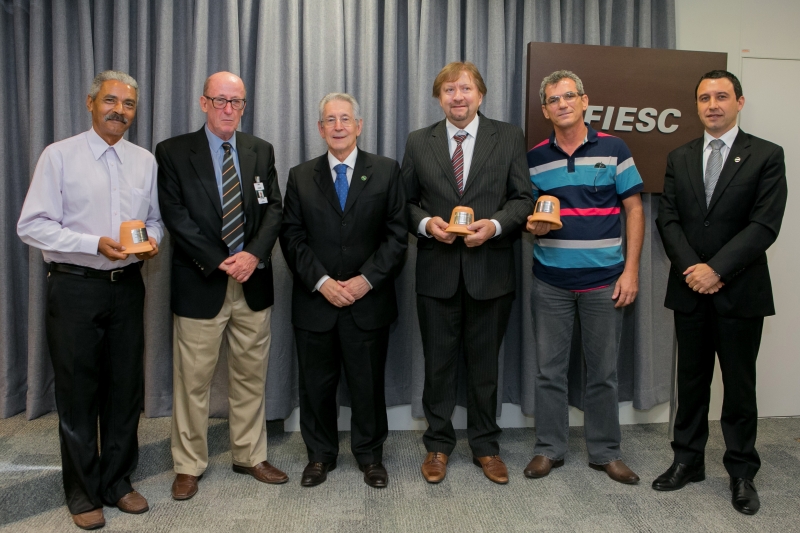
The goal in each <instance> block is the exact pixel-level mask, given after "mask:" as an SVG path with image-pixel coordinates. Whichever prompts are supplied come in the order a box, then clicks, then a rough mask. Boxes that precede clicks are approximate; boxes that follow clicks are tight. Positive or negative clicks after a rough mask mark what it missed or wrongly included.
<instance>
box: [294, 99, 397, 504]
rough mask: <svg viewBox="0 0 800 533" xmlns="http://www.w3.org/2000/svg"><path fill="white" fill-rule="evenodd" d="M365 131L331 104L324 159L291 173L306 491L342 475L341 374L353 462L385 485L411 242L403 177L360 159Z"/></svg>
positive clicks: (378, 160)
mask: <svg viewBox="0 0 800 533" xmlns="http://www.w3.org/2000/svg"><path fill="white" fill-rule="evenodd" d="M362 124H363V121H362V119H361V115H360V113H359V105H358V102H357V101H356V99H355V98H353V97H352V96H351V95H349V94H345V93H331V94H328V95H326V96H325V97H324V98H323V99H322V101H321V102H320V104H319V122H318V124H317V127H318V128H319V133H320V136H322V138H323V139H324V140H325V142H326V143H327V145H328V151H327V152H326V153H325V154H324V155H322V156H320V157H317V158H314V159H312V160H311V161H307V162H305V163H303V164H302V165H298V166H296V167H294V168H293V169H291V171H290V172H289V181H288V184H287V186H286V200H285V206H286V211H285V216H284V219H283V226H282V228H281V249H282V250H283V254H284V257H285V258H286V263H287V264H288V265H289V268H290V269H291V271H292V273H293V274H294V286H293V288H292V324H293V325H294V332H295V340H296V342H297V356H298V360H299V366H300V371H299V377H300V384H299V385H300V387H299V392H300V430H301V433H302V435H303V440H304V441H305V443H306V448H307V450H308V461H309V463H308V465H307V466H306V468H305V470H304V471H303V477H302V479H301V485H303V486H304V487H313V486H316V485H319V484H320V483H322V482H324V481H325V480H326V478H327V474H328V472H329V471H331V470H333V469H334V468H336V457H337V455H338V453H339V437H338V433H337V426H336V418H337V416H336V414H337V409H336V389H337V385H338V384H339V376H340V369H341V368H342V367H344V375H345V378H346V379H347V386H348V388H349V390H350V395H351V398H352V409H353V418H352V436H351V438H352V451H353V455H354V456H355V458H356V460H357V461H358V464H359V468H360V469H361V470H362V471H363V472H364V482H365V483H366V484H367V485H370V486H372V487H376V488H381V487H386V485H387V483H388V475H387V473H386V469H385V468H384V466H383V462H382V461H383V443H384V441H385V440H386V435H387V434H388V423H387V419H386V403H385V400H384V368H385V364H386V352H387V350H388V346H389V325H390V324H391V323H392V322H394V320H395V319H396V318H397V298H396V296H395V289H394V279H395V274H396V273H397V270H398V269H399V267H400V266H401V263H402V260H403V255H404V253H405V250H406V246H407V242H408V233H407V231H406V227H405V202H404V199H403V190H402V187H401V183H400V167H399V165H398V164H397V161H394V160H392V159H388V158H386V157H381V156H378V155H374V154H370V153H368V152H365V151H364V150H360V149H358V147H357V146H356V144H357V141H358V136H359V135H360V134H361V127H362Z"/></svg>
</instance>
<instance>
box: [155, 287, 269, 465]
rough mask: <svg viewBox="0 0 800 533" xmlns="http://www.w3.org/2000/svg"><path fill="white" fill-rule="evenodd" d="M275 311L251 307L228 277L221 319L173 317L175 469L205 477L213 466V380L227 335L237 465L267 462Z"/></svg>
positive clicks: (233, 441) (234, 457) (173, 450)
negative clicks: (269, 373) (210, 433)
mask: <svg viewBox="0 0 800 533" xmlns="http://www.w3.org/2000/svg"><path fill="white" fill-rule="evenodd" d="M271 311H272V309H271V308H267V309H265V310H263V311H259V312H254V311H252V310H251V309H250V308H249V307H248V305H247V302H246V301H245V298H244V292H243V290H242V285H241V284H240V283H238V282H236V281H235V280H234V279H233V278H229V279H228V289H227V292H226V294H225V302H224V303H223V304H222V309H220V312H219V314H218V315H217V316H216V317H214V318H211V319H205V320H201V319H194V318H186V317H181V316H177V315H175V316H174V330H173V378H172V379H173V394H172V447H171V448H172V460H173V462H174V464H175V472H176V473H178V474H189V475H192V476H200V475H201V474H202V473H203V472H205V470H206V467H207V466H208V406H209V398H210V388H211V378H212V377H213V375H214V369H215V367H216V366H217V359H218V358H219V349H220V345H221V344H222V336H223V335H225V337H226V338H227V340H228V345H229V350H228V403H229V413H228V422H229V425H230V440H231V452H232V455H233V463H234V464H236V465H240V466H248V467H249V466H255V465H256V464H258V463H260V462H261V461H266V459H267V424H266V420H265V410H264V384H265V382H266V379H267V361H268V359H269V345H270V315H271Z"/></svg>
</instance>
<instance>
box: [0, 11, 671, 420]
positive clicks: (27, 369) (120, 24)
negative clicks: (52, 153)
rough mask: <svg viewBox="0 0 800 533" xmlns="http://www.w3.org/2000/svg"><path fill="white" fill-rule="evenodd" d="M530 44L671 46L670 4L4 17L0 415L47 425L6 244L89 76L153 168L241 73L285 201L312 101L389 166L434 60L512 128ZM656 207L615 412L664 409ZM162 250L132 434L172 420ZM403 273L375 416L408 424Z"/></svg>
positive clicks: (34, 324) (416, 346)
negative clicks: (386, 412)
mask: <svg viewBox="0 0 800 533" xmlns="http://www.w3.org/2000/svg"><path fill="white" fill-rule="evenodd" d="M529 41H550V42H567V43H585V44H601V45H617V46H640V47H658V48H674V47H675V8H674V0H363V1H356V0H336V1H334V0H306V1H302V0H295V1H284V0H263V1H261V2H259V1H255V0H238V1H230V0H228V1H219V0H194V1H191V0H177V1H175V2H171V1H166V0H115V1H112V0H94V1H88V0H87V1H79V0H52V1H45V0H30V1H24V0H5V1H3V2H2V4H0V43H2V50H3V53H2V54H0V75H2V80H1V81H0V102H3V103H4V109H3V112H2V113H0V173H2V180H0V257H2V258H4V268H2V269H0V292H1V293H2V298H0V337H2V343H0V417H8V416H12V415H14V414H16V413H19V412H22V411H25V412H26V414H27V416H28V418H35V417H37V416H40V415H41V414H43V413H46V412H48V411H51V410H53V409H54V400H53V377H52V368H51V364H50V360H49V356H48V352H47V345H46V341H45V335H44V313H45V297H44V289H45V269H44V263H43V261H42V256H41V253H40V252H39V251H38V250H35V249H28V247H27V246H25V245H24V244H22V243H21V242H20V241H19V239H18V238H17V236H16V229H15V228H16V222H17V219H18V217H19V212H20V209H21V207H22V203H23V201H24V198H25V194H26V192H27V188H28V183H29V180H30V177H31V175H32V173H33V169H34V167H35V165H36V161H37V160H38V157H39V154H40V153H41V152H42V150H43V149H44V147H45V146H47V145H48V144H50V143H52V142H54V141H57V140H60V139H64V138H66V137H69V136H72V135H75V134H77V133H79V132H81V131H84V130H86V129H88V128H89V126H90V116H89V114H88V112H87V111H86V110H85V107H84V102H85V98H86V94H87V92H88V87H89V85H90V83H91V80H92V77H93V76H94V75H95V73H97V72H99V71H101V70H105V69H109V68H114V69H118V70H123V71H126V72H128V73H130V74H131V75H133V76H134V77H135V78H136V79H137V80H138V82H139V85H140V88H141V90H140V102H139V111H138V113H137V117H136V120H135V122H134V124H133V126H132V127H131V129H130V131H129V133H128V139H129V140H130V141H132V142H134V143H136V144H139V145H141V146H143V147H145V148H148V149H151V150H152V149H153V148H154V147H155V145H156V144H157V143H158V142H159V141H161V140H163V139H166V138H169V137H171V136H173V135H177V134H181V133H185V132H187V131H193V130H197V129H199V128H200V127H201V126H202V124H203V115H202V113H201V111H200V109H199V105H198V97H199V96H200V94H201V90H202V85H203V81H204V80H205V78H206V76H207V75H208V74H209V73H212V72H216V71H219V70H230V71H232V72H235V73H238V74H239V75H240V76H241V77H242V78H243V79H244V81H245V85H246V87H247V89H248V95H247V98H248V105H247V110H246V112H245V115H244V118H243V120H242V130H243V131H247V132H252V133H253V134H255V135H257V136H259V137H262V138H264V139H267V140H268V141H270V142H271V143H272V144H273V145H274V146H275V150H276V158H277V167H278V174H279V176H280V181H281V186H282V187H283V186H285V183H286V178H287V175H288V170H289V168H290V167H292V166H294V165H297V164H299V163H301V162H303V161H305V160H308V159H310V158H312V157H316V156H318V155H321V154H322V153H324V150H325V146H324V144H323V142H322V140H321V139H320V138H319V136H318V133H317V131H316V124H315V122H316V118H317V103H318V102H319V99H320V98H321V97H322V96H323V95H324V94H325V93H327V92H330V91H347V92H349V93H352V94H354V95H355V96H356V97H357V98H358V99H359V101H360V103H361V106H362V110H363V116H364V124H365V127H364V131H363V135H362V137H361V139H360V143H359V145H360V146H361V148H363V149H365V150H367V151H370V152H377V153H379V154H382V155H385V156H389V157H393V158H395V159H398V160H402V156H403V150H404V145H405V139H406V135H407V134H408V132H409V131H412V130H414V129H417V128H420V127H423V126H426V125H428V124H430V123H432V122H434V121H437V120H440V119H441V118H442V113H441V109H440V108H439V106H438V104H437V102H436V101H435V100H434V99H433V98H431V95H430V90H431V89H430V88H431V85H432V82H433V78H434V76H435V75H436V73H437V72H438V71H439V69H440V68H441V67H442V66H443V65H444V64H446V63H447V62H449V61H453V60H461V59H463V60H469V61H473V62H474V63H476V64H477V65H478V67H479V69H480V70H481V72H482V73H483V76H484V79H485V80H486V82H487V86H488V94H487V96H486V98H485V99H484V104H483V107H482V111H483V112H484V113H485V114H486V115H487V116H489V117H492V118H495V119H500V120H505V121H508V122H512V123H515V124H518V125H520V126H522V125H523V114H524V109H525V104H524V89H525V77H524V72H525V69H524V65H525V62H526V57H525V50H526V44H527V43H528V42H529ZM588 92H590V93H591V88H588ZM657 200H658V198H657V196H651V195H644V204H645V213H646V215H647V232H646V237H645V246H644V251H643V257H642V270H641V274H640V275H641V287H640V293H639V299H638V300H637V302H636V303H635V305H634V306H632V307H631V308H629V309H628V310H627V312H626V316H625V331H624V334H623V345H622V347H621V350H620V400H632V401H633V404H634V407H636V408H641V409H647V408H650V407H652V406H653V405H656V404H658V403H661V402H665V401H668V400H669V397H670V380H671V363H672V347H673V340H672V325H671V324H672V322H671V316H670V314H669V313H668V312H667V311H666V310H664V308H663V306H662V302H663V296H664V291H665V285H666V275H667V261H666V258H665V256H664V252H663V248H662V246H661V243H660V241H659V238H658V234H657V232H656V231H655V226H654V224H653V221H654V218H655V211H656V204H657ZM412 241H413V238H412ZM169 250H170V246H169V243H168V238H167V242H166V243H165V245H164V246H162V253H161V254H160V256H159V257H158V258H157V259H156V260H153V261H149V262H148V263H147V266H146V267H145V269H144V271H143V272H144V275H145V282H146V285H147V301H146V311H145V333H146V337H147V340H146V353H145V414H146V415H147V416H166V415H169V414H170V411H171V404H172V400H171V398H172V340H171V335H172V333H171V329H172V324H171V322H172V320H171V313H170V311H169V284H170V280H169V268H168V267H169ZM517 253H518V256H519V267H520V268H519V269H518V272H517V275H518V291H517V299H516V301H515V303H514V310H513V315H512V318H511V323H510V325H509V328H508V332H507V335H506V340H505V343H504V347H503V350H502V354H501V365H502V373H501V384H500V391H501V394H500V398H499V401H500V402H511V403H515V404H520V405H521V406H522V410H523V412H525V413H532V411H533V387H532V380H533V360H534V357H535V353H534V349H533V345H534V343H533V333H532V329H531V317H530V307H529V296H528V295H529V293H530V285H531V274H530V272H531V257H532V243H531V239H529V238H523V240H522V241H521V242H520V243H519V245H518V247H517ZM273 257H274V261H275V286H276V303H275V307H274V310H273V313H272V333H273V340H272V348H271V352H270V364H269V376H268V383H267V391H266V393H267V416H268V418H270V419H279V418H285V417H286V416H288V415H289V413H290V412H291V410H292V409H293V408H294V407H295V405H296V404H297V399H296V398H297V368H296V360H295V356H294V340H293V336H292V329H291V323H290V309H289V306H290V292H291V283H292V281H291V276H290V274H289V272H288V270H287V269H286V265H285V263H284V261H283V259H282V256H281V254H280V250H279V248H278V247H276V250H275V253H274V255H273ZM414 263H415V247H414V246H413V242H412V246H410V247H409V252H408V255H407V258H406V263H405V266H404V268H403V270H402V273H401V274H400V276H399V278H398V279H397V289H398V291H399V296H400V298H399V300H400V302H399V305H400V318H399V319H398V321H397V322H396V323H395V324H394V325H393V326H392V337H391V345H390V351H389V357H388V362H387V382H386V388H387V400H388V403H389V404H390V405H398V404H409V403H410V404H412V406H413V413H414V415H415V416H422V409H421V403H420V402H421V395H422V381H423V380H422V377H423V376H422V373H423V360H422V349H421V342H420V338H419V327H418V323H417V316H416V305H415V296H414V287H413V279H414ZM225 351H226V347H223V349H222V359H223V360H224V355H225ZM573 351H574V353H573V364H572V365H571V367H572V375H571V377H570V381H571V384H572V385H573V387H572V389H573V390H572V391H571V393H570V396H571V403H572V404H573V405H576V406H581V405H582V394H581V391H582V387H581V385H582V381H583V376H582V374H583V372H582V364H581V358H580V350H579V349H576V350H573ZM225 371H226V365H224V364H221V365H219V368H218V370H217V375H216V376H215V379H214V385H213V393H212V412H213V414H216V415H224V414H225V412H226V410H227V405H226V399H225V395H226V391H225V383H226V376H225ZM343 400H344V401H345V402H346V391H343Z"/></svg>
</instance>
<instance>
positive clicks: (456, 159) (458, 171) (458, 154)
mask: <svg viewBox="0 0 800 533" xmlns="http://www.w3.org/2000/svg"><path fill="white" fill-rule="evenodd" d="M466 138H467V134H466V133H465V134H463V135H453V140H454V141H456V149H455V151H454V152H453V172H454V173H455V175H456V186H458V194H459V196H461V195H463V194H464V152H463V151H462V150H461V143H462V142H464V139H466Z"/></svg>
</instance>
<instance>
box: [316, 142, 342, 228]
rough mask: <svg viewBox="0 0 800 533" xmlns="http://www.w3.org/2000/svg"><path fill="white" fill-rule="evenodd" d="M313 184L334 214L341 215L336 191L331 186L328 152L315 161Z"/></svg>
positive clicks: (331, 178)
mask: <svg viewBox="0 0 800 533" xmlns="http://www.w3.org/2000/svg"><path fill="white" fill-rule="evenodd" d="M314 183H316V184H317V187H319V189H320V192H322V196H324V197H325V198H326V199H327V200H328V202H329V203H330V204H331V206H333V208H334V209H335V210H336V212H337V213H339V214H340V215H341V214H342V207H341V206H340V205H339V197H338V196H337V195H336V189H335V188H334V186H333V177H332V175H331V166H330V164H328V152H325V154H323V155H322V157H320V158H319V159H318V160H317V165H316V166H315V167H314Z"/></svg>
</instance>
